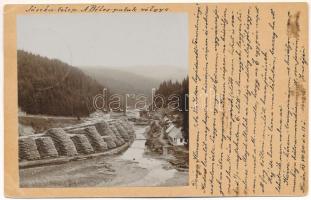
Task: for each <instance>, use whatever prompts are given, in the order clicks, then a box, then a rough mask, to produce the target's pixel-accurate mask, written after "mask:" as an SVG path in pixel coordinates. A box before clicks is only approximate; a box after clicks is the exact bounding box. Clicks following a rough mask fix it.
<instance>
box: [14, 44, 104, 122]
mask: <svg viewBox="0 0 311 200" xmlns="http://www.w3.org/2000/svg"><path fill="white" fill-rule="evenodd" d="M17 65H18V106H19V107H20V108H21V109H22V111H25V112H26V113H28V114H45V115H59V116H77V117H78V116H86V115H88V114H89V113H91V112H93V111H94V108H93V106H92V98H93V96H94V95H96V94H99V93H101V92H102V89H103V86H102V85H101V84H99V83H98V82H97V81H95V80H94V79H92V78H91V77H89V76H87V75H85V74H84V73H83V72H82V71H81V70H80V69H78V68H75V67H72V66H70V65H68V64H66V63H63V62H61V61H59V60H56V59H49V58H46V57H42V56H40V55H34V54H32V53H28V52H25V51H22V50H18V52H17Z"/></svg>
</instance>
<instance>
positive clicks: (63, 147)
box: [46, 128, 78, 156]
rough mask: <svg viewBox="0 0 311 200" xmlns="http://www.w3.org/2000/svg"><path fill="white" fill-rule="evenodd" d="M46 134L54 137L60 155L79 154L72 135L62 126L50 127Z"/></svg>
mask: <svg viewBox="0 0 311 200" xmlns="http://www.w3.org/2000/svg"><path fill="white" fill-rule="evenodd" d="M46 134H47V135H48V136H50V137H51V138H52V140H53V142H54V145H55V147H56V149H57V152H58V154H59V155H60V156H75V155H77V154H78V152H77V149H76V147H75V145H74V143H73V141H72V140H71V139H70V136H69V135H68V134H67V133H66V132H65V131H64V130H63V129H62V128H52V129H49V130H48V131H47V133H46Z"/></svg>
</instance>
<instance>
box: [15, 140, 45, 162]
mask: <svg viewBox="0 0 311 200" xmlns="http://www.w3.org/2000/svg"><path fill="white" fill-rule="evenodd" d="M39 158H40V154H39V152H38V149H37V145H36V142H35V139H34V138H32V137H27V138H21V139H19V159H20V160H36V159H39Z"/></svg>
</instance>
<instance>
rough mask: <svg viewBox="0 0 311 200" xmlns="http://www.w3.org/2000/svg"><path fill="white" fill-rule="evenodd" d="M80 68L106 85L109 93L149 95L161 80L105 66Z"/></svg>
mask: <svg viewBox="0 0 311 200" xmlns="http://www.w3.org/2000/svg"><path fill="white" fill-rule="evenodd" d="M81 69H82V70H83V71H84V72H85V73H86V74H88V75H89V76H91V77H92V78H94V79H96V80H97V81H98V82H99V83H101V84H102V85H107V86H108V87H109V88H110V93H118V94H144V95H147V96H151V89H152V88H157V87H158V86H159V84H160V82H161V81H159V80H157V79H154V78H150V77H147V76H143V75H137V74H135V73H132V72H130V71H123V70H117V69H111V68H106V67H81Z"/></svg>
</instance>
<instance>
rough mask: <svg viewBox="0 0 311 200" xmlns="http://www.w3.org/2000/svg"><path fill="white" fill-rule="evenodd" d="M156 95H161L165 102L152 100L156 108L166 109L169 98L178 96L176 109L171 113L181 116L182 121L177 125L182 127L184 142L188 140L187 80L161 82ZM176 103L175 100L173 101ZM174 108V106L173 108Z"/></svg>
mask: <svg viewBox="0 0 311 200" xmlns="http://www.w3.org/2000/svg"><path fill="white" fill-rule="evenodd" d="M155 93H156V95H161V96H162V97H164V99H165V101H164V102H162V101H157V100H159V99H156V100H154V103H155V104H156V107H157V108H160V107H164V108H168V104H169V103H170V104H171V103H172V102H170V97H172V95H174V96H179V97H180V98H179V102H178V105H179V107H178V109H175V110H171V112H172V113H177V114H179V115H181V116H182V120H181V121H179V122H178V123H179V125H180V126H182V130H183V134H184V137H185V138H186V140H188V138H189V116H188V115H189V112H188V110H189V97H188V95H189V78H188V77H187V78H185V79H183V80H182V81H180V82H179V81H176V82H172V81H171V80H169V81H163V82H162V83H161V84H160V85H159V87H158V89H157V90H156V92H155ZM174 101H176V99H174ZM174 107H175V106H174Z"/></svg>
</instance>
